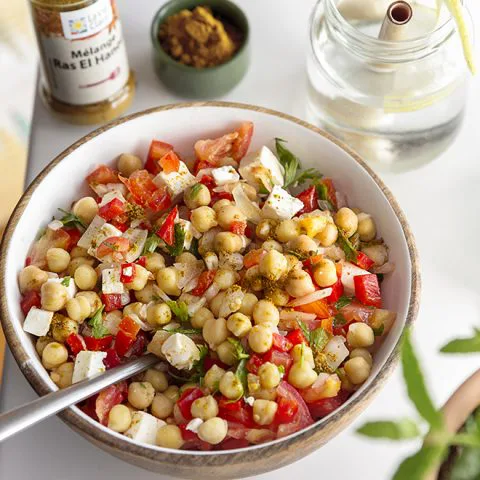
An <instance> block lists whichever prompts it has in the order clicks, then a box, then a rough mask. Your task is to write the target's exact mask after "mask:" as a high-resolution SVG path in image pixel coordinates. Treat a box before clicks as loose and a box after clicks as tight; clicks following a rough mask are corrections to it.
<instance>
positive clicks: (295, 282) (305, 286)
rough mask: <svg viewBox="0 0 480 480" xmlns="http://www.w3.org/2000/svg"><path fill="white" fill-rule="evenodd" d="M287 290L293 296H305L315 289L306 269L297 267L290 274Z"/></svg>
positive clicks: (286, 285)
mask: <svg viewBox="0 0 480 480" xmlns="http://www.w3.org/2000/svg"><path fill="white" fill-rule="evenodd" d="M285 290H286V291H287V293H288V294H289V295H291V296H292V297H296V298H299V297H304V296H305V295H308V294H309V293H313V292H314V291H315V286H314V285H313V282H312V279H311V277H310V275H309V274H308V273H307V272H305V271H304V270H300V269H295V270H292V271H291V272H290V273H289V274H288V279H287V283H286V284H285Z"/></svg>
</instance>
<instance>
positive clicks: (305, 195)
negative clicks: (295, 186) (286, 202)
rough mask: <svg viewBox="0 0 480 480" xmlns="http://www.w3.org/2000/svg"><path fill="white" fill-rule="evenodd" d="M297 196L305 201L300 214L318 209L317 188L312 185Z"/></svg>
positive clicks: (298, 214)
mask: <svg viewBox="0 0 480 480" xmlns="http://www.w3.org/2000/svg"><path fill="white" fill-rule="evenodd" d="M297 198H298V199H299V200H301V201H302V202H303V208H302V209H301V210H300V211H299V212H298V213H297V216H300V215H302V214H304V213H310V212H313V211H314V210H316V209H318V194H317V189H316V188H315V187H314V186H313V185H312V186H311V187H309V188H307V189H306V190H304V191H303V192H300V193H299V194H298V195H297Z"/></svg>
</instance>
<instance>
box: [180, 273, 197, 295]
mask: <svg viewBox="0 0 480 480" xmlns="http://www.w3.org/2000/svg"><path fill="white" fill-rule="evenodd" d="M199 278H200V276H198V277H195V278H192V279H191V280H190V281H189V282H188V283H187V284H186V285H185V286H184V287H183V291H184V292H185V293H188V292H191V291H192V290H193V289H194V288H196V286H197V285H198V279H199Z"/></svg>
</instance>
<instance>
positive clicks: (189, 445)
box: [178, 423, 213, 451]
mask: <svg viewBox="0 0 480 480" xmlns="http://www.w3.org/2000/svg"><path fill="white" fill-rule="evenodd" d="M178 428H180V431H181V432H182V438H183V440H184V442H185V443H184V444H183V445H182V449H183V450H204V451H205V450H211V449H212V448H213V447H212V445H210V444H209V443H207V442H204V441H203V440H200V438H199V437H198V435H197V434H196V433H195V432H192V431H190V430H187V424H186V423H184V424H182V423H180V424H179V425H178Z"/></svg>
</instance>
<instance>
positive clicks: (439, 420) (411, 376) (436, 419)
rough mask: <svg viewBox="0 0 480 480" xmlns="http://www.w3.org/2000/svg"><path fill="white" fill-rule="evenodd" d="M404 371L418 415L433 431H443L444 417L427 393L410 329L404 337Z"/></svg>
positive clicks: (409, 392) (409, 393) (409, 394)
mask: <svg viewBox="0 0 480 480" xmlns="http://www.w3.org/2000/svg"><path fill="white" fill-rule="evenodd" d="M402 369H403V378H404V380H405V384H406V386H407V392H408V396H409V398H410V400H411V401H412V403H413V404H414V405H415V407H416V409H417V411H418V413H419V414H420V415H421V417H422V418H424V419H425V420H426V421H427V422H428V424H429V425H430V426H431V427H432V429H433V430H440V429H442V427H443V416H442V414H441V412H439V411H438V410H437V409H436V408H435V406H434V404H433V402H432V400H431V398H430V395H429V393H428V391H427V387H426V385H425V380H424V377H423V372H422V370H421V368H420V364H419V361H418V359H417V355H416V354H415V351H414V348H413V345H412V341H411V330H410V329H407V330H405V333H404V335H403V342H402Z"/></svg>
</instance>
